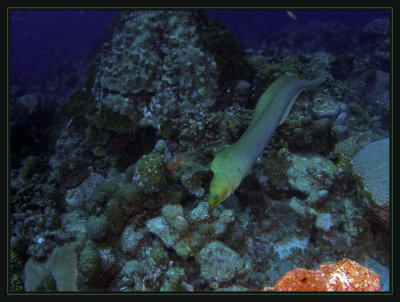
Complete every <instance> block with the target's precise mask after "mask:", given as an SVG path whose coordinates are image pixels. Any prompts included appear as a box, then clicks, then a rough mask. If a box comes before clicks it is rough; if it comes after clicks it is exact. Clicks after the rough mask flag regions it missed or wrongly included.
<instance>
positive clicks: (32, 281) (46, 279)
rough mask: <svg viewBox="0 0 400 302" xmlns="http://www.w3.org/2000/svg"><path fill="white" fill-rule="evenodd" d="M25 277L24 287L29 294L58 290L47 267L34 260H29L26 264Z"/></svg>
mask: <svg viewBox="0 0 400 302" xmlns="http://www.w3.org/2000/svg"><path fill="white" fill-rule="evenodd" d="M24 276H25V282H24V287H25V290H26V291H27V292H36V291H40V292H43V291H44V292H46V291H54V290H55V289H56V284H55V281H54V279H53V277H52V275H51V273H50V272H49V271H48V270H47V268H46V265H45V264H44V263H41V262H37V261H35V260H33V259H32V258H29V259H28V261H27V262H26V263H25V266H24Z"/></svg>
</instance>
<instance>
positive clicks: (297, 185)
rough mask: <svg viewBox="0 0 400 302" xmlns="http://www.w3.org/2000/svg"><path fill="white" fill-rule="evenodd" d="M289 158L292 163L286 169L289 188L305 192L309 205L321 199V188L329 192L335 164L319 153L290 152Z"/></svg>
mask: <svg viewBox="0 0 400 302" xmlns="http://www.w3.org/2000/svg"><path fill="white" fill-rule="evenodd" d="M290 159H291V162H292V165H291V166H290V167H289V169H288V170H287V177H288V183H289V185H290V186H291V188H292V189H294V190H298V191H300V192H303V193H305V194H306V195H307V198H306V202H307V203H308V204H309V205H313V204H314V203H315V202H317V201H321V200H322V199H323V198H321V196H320V192H321V190H326V191H328V192H329V189H330V188H331V187H332V185H333V181H334V178H335V175H334V172H333V171H334V170H335V164H334V163H333V162H331V161H330V160H328V159H326V158H325V157H323V156H320V155H308V154H307V155H299V154H294V153H291V154H290Z"/></svg>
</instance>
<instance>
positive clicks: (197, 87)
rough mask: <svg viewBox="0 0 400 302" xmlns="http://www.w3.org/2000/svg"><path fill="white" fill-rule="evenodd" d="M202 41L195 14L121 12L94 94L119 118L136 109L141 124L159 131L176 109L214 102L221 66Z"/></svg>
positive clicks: (191, 107) (179, 110)
mask: <svg viewBox="0 0 400 302" xmlns="http://www.w3.org/2000/svg"><path fill="white" fill-rule="evenodd" d="M200 42H201V41H200V37H199V34H198V31H197V30H196V21H195V19H194V17H193V14H192V12H189V11H165V10H157V11H156V10H154V11H150V10H145V11H140V10H137V11H130V12H126V13H123V14H122V15H121V16H120V18H119V22H118V27H116V28H115V31H114V32H113V34H112V36H111V38H110V41H109V42H108V43H106V47H104V51H103V53H101V56H100V60H99V64H98V65H97V70H96V73H95V76H94V85H93V88H92V92H93V94H94V95H95V96H96V97H97V98H98V99H99V100H101V104H104V105H107V106H109V107H110V108H112V110H113V112H115V113H118V114H119V115H120V117H123V118H125V119H129V120H131V114H130V112H135V111H138V115H137V118H138V120H139V123H138V125H140V126H142V127H145V126H151V127H153V128H154V129H156V130H157V131H159V129H160V125H161V124H162V123H163V121H166V120H170V119H171V118H172V117H173V115H174V114H175V113H177V112H179V113H180V114H181V112H182V111H190V112H193V111H197V110H194V108H195V106H196V104H201V106H202V107H209V106H212V105H213V104H214V103H215V98H216V95H215V92H216V91H217V76H218V75H217V65H216V63H215V61H214V58H213V56H211V55H210V54H209V53H208V52H205V51H204V50H203V49H202V48H201V47H200V46H201V44H200ZM110 92H111V93H110ZM133 120H136V118H135V119H133ZM124 129H128V128H126V127H124ZM124 132H125V131H124Z"/></svg>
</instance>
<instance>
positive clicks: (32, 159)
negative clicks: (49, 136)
mask: <svg viewBox="0 0 400 302" xmlns="http://www.w3.org/2000/svg"><path fill="white" fill-rule="evenodd" d="M39 167H40V158H39V157H37V156H28V157H27V158H26V159H25V162H24V165H23V167H22V168H21V169H20V172H19V175H20V176H21V178H22V179H24V180H27V179H28V178H30V177H31V176H32V175H33V174H34V173H36V172H37V171H38V168H39Z"/></svg>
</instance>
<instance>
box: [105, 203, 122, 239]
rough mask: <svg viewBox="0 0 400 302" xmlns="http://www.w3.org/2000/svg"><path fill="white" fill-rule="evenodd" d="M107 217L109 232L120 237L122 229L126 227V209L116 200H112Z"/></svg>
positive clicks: (108, 206) (107, 210) (106, 213)
mask: <svg viewBox="0 0 400 302" xmlns="http://www.w3.org/2000/svg"><path fill="white" fill-rule="evenodd" d="M104 214H105V217H106V219H107V224H108V226H109V230H110V231H111V233H112V234H114V235H118V234H119V233H120V232H121V231H122V228H123V227H124V218H125V213H124V209H123V208H122V207H121V204H120V202H119V201H118V200H116V199H111V200H110V201H109V202H108V205H107V208H106V211H105V213H104Z"/></svg>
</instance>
